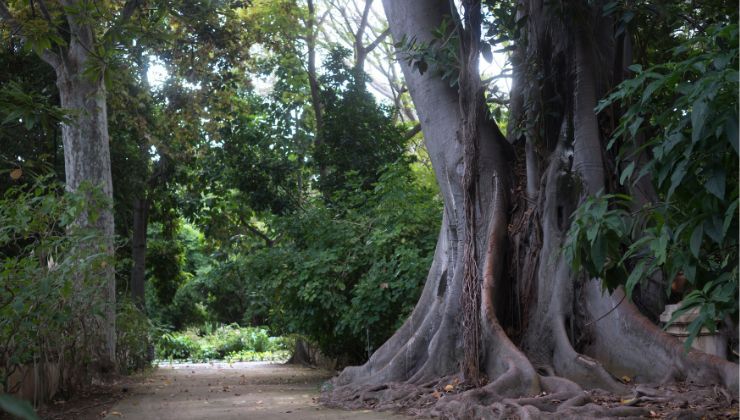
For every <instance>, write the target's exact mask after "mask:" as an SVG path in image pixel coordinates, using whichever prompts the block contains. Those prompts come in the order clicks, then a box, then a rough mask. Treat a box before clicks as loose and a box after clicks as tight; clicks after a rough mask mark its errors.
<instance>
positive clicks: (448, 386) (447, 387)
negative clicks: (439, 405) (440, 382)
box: [445, 384, 455, 392]
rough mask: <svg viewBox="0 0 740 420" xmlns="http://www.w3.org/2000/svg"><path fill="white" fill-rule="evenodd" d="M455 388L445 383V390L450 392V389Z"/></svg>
mask: <svg viewBox="0 0 740 420" xmlns="http://www.w3.org/2000/svg"><path fill="white" fill-rule="evenodd" d="M454 389H455V385H452V384H447V385H445V392H452V390H454Z"/></svg>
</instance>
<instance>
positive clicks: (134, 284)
mask: <svg viewBox="0 0 740 420" xmlns="http://www.w3.org/2000/svg"><path fill="white" fill-rule="evenodd" d="M148 225H149V200H148V199H146V198H136V199H135V200H134V225H133V232H132V235H131V259H132V260H133V266H132V268H131V299H132V300H133V301H134V303H135V304H136V306H138V307H139V309H144V307H145V297H144V286H145V281H146V246H147V228H148Z"/></svg>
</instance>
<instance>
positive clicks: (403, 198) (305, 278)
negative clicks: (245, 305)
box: [252, 164, 441, 360]
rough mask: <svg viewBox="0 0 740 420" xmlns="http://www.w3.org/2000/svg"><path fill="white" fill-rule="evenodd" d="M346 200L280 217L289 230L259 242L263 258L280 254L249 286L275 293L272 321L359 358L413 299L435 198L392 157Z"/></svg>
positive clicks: (333, 351)
mask: <svg viewBox="0 0 740 420" xmlns="http://www.w3.org/2000/svg"><path fill="white" fill-rule="evenodd" d="M358 204H362V205H361V206H360V205H358ZM345 205H346V206H347V207H345V208H337V207H336V206H333V207H327V206H324V205H322V203H321V202H315V203H314V205H313V206H311V207H308V208H307V209H306V211H304V212H302V213H300V214H297V215H296V216H295V217H293V218H286V219H283V220H281V221H280V223H281V227H280V230H281V231H283V232H285V235H286V236H287V238H286V239H285V240H284V242H281V246H279V247H274V248H271V249H264V250H263V251H262V252H263V253H264V254H263V255H264V257H263V259H264V260H266V261H281V263H279V264H274V265H273V266H272V267H268V266H265V267H263V268H264V271H259V272H256V273H255V276H256V278H261V279H263V283H261V284H263V285H262V286H261V289H260V288H258V289H256V290H255V289H252V290H255V293H262V294H264V295H265V296H270V297H271V298H272V300H273V306H272V307H271V311H270V317H271V323H272V324H275V325H278V326H280V327H281V330H282V331H285V332H289V333H300V334H305V335H307V336H308V337H309V338H310V339H312V340H314V341H315V342H317V344H318V345H319V346H320V348H321V350H322V351H323V352H325V354H328V355H333V356H336V355H341V354H345V355H349V356H350V357H351V358H353V359H354V360H362V359H363V358H364V357H366V356H367V351H368V348H375V347H377V346H379V345H380V344H381V343H382V342H383V341H385V340H386V339H387V338H388V337H389V336H390V335H391V334H392V333H393V331H395V328H396V327H398V326H399V325H400V323H401V322H402V321H403V320H404V318H405V316H406V315H408V314H409V313H410V311H411V309H412V308H413V306H414V304H415V303H416V300H417V298H418V296H419V293H420V291H421V286H422V285H423V283H424V279H425V278H426V273H427V270H428V267H429V264H430V262H431V254H432V250H433V247H434V244H435V239H436V234H437V230H438V227H439V223H440V219H441V203H440V202H439V200H438V198H437V197H436V196H435V191H433V190H427V189H424V188H422V187H420V186H418V185H416V184H415V183H414V182H413V180H412V178H411V175H410V172H409V171H408V168H407V167H406V166H405V165H401V164H398V165H392V166H391V167H389V168H388V169H387V171H386V172H384V173H383V174H382V175H381V177H380V180H379V181H378V183H376V184H375V188H374V190H373V191H371V192H363V191H362V190H355V193H354V194H353V195H351V196H350V197H348V198H347V200H346V201H345ZM265 283H266V284H265Z"/></svg>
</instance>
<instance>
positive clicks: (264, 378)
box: [42, 362, 405, 420]
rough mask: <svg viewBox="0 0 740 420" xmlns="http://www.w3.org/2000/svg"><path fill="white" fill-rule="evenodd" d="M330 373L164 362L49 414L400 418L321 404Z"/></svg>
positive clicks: (89, 416) (64, 416)
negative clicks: (320, 388)
mask: <svg viewBox="0 0 740 420" xmlns="http://www.w3.org/2000/svg"><path fill="white" fill-rule="evenodd" d="M331 375H332V372H329V371H325V370H320V369H308V368H304V367H299V366H294V365H283V364H276V363H271V362H240V363H234V364H228V363H189V364H173V365H169V364H164V365H162V366H160V367H159V368H157V369H155V370H154V371H152V372H150V373H148V374H144V375H138V376H134V377H131V378H126V379H122V381H120V382H117V383H116V384H114V385H111V386H109V387H98V388H96V389H93V390H91V392H89V393H88V397H87V398H83V399H77V400H72V401H69V402H66V403H64V404H52V405H51V406H50V408H49V409H47V410H44V411H42V415H43V417H44V418H48V419H65V420H66V419H83V420H84V419H99V418H101V417H103V418H106V419H113V420H119V419H122V418H123V419H146V420H149V419H152V420H155V419H162V420H165V419H177V420H188V419H225V420H228V419H292V420H297V419H301V420H303V419H326V420H338V419H353V420H354V419H357V420H370V419H393V418H397V419H403V418H405V417H400V416H393V415H391V414H386V413H377V412H372V411H369V410H362V411H344V410H338V409H329V408H326V407H323V406H320V405H319V404H318V402H317V400H318V396H319V387H320V385H321V383H322V382H323V381H325V380H326V379H328V378H329V377H330V376H331Z"/></svg>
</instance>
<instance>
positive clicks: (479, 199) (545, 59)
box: [323, 0, 738, 418]
mask: <svg viewBox="0 0 740 420" xmlns="http://www.w3.org/2000/svg"><path fill="white" fill-rule="evenodd" d="M450 3H451V2H448V1H446V0H435V1H429V0H384V7H385V11H386V16H387V17H388V21H389V24H390V28H391V32H392V35H393V37H394V39H395V40H397V41H398V40H400V39H402V38H403V37H404V36H405V37H406V39H416V40H417V41H419V42H425V41H426V42H428V41H431V38H432V36H431V31H432V30H433V29H435V28H438V27H439V26H440V23H441V22H442V21H443V19H445V18H447V19H453V21H454V19H455V17H454V16H455V14H454V13H453V11H451V10H450ZM520 7H521V10H522V13H524V14H526V15H527V16H528V19H527V27H526V29H525V31H526V42H522V44H521V45H520V46H519V48H520V50H519V51H517V54H519V56H520V57H527V61H525V62H524V63H523V64H520V65H519V66H520V67H519V70H520V73H519V75H517V77H516V81H517V83H516V84H515V86H517V88H518V89H520V91H518V92H513V93H512V96H513V98H514V99H515V101H513V102H514V104H515V108H514V110H515V111H516V112H518V114H515V115H512V117H511V118H512V120H511V121H516V122H518V123H519V124H522V125H524V126H526V127H532V129H527V130H524V138H510V141H512V142H516V143H517V145H516V146H515V147H514V150H517V151H519V152H520V153H521V154H523V155H524V156H516V157H513V156H512V155H511V154H510V151H511V146H510V145H509V143H507V142H506V141H505V139H504V138H503V136H502V135H501V133H500V132H499V131H498V129H497V128H496V126H495V125H494V124H493V123H492V122H491V121H490V120H488V119H486V118H480V119H479V122H478V125H477V129H478V130H477V131H478V142H479V149H478V152H477V156H475V158H476V159H477V164H478V169H479V170H478V173H477V175H476V176H475V181H474V182H475V183H476V195H475V197H474V203H473V207H474V213H473V217H472V218H471V217H470V214H466V212H465V211H463V210H464V205H463V203H464V196H465V193H464V188H465V184H464V182H463V178H464V174H465V165H464V161H465V153H466V152H465V150H464V146H463V143H462V142H461V134H462V133H465V132H466V128H465V123H466V121H470V118H469V116H470V115H469V113H470V109H469V108H461V106H460V104H461V103H462V100H464V99H466V98H467V99H469V98H470V95H469V93H468V94H466V93H465V92H464V91H462V88H463V87H464V86H461V92H460V93H458V91H456V90H454V89H452V88H450V86H449V84H448V83H447V82H446V81H443V80H442V79H441V78H440V77H439V76H438V75H437V74H436V73H435V71H434V69H430V70H429V71H427V72H425V73H424V74H420V73H419V72H418V71H416V70H414V69H413V68H412V67H411V66H409V65H407V64H406V63H403V66H402V67H403V71H404V75H405V78H406V81H407V83H408V86H409V91H410V93H411V96H412V98H413V100H414V104H415V106H416V109H417V112H418V115H419V120H420V122H421V126H422V131H423V133H424V139H425V142H426V146H427V149H428V151H429V155H430V157H431V159H432V164H433V166H434V169H435V175H436V177H437V181H438V183H439V186H440V190H441V193H442V196H443V199H444V203H445V208H444V218H443V223H442V228H441V232H440V235H439V239H438V243H437V248H436V251H435V255H434V259H433V262H432V266H431V269H430V271H429V275H428V277H427V282H426V284H425V287H424V290H423V292H422V295H421V297H420V299H419V303H418V304H417V306H416V308H415V309H414V311H413V312H412V314H411V316H410V317H409V319H408V320H407V321H406V322H405V323H404V324H403V326H402V327H401V328H400V329H399V330H398V331H397V332H396V333H395V334H394V335H393V336H392V337H391V338H390V339H389V340H388V341H387V342H386V343H385V344H383V346H381V347H380V348H379V349H378V350H377V351H376V352H375V353H374V354H373V355H372V356H371V357H370V359H369V360H368V362H367V363H365V364H364V365H362V366H356V367H348V368H346V369H345V370H344V371H343V372H342V373H341V374H340V375H339V376H338V377H337V378H336V379H335V380H334V386H335V388H334V389H333V390H332V391H331V392H327V393H325V394H324V396H323V399H324V402H326V403H328V404H330V405H338V406H342V407H349V408H361V407H367V406H371V407H376V408H397V407H399V406H414V407H426V408H425V409H424V410H423V411H421V412H422V413H426V414H430V415H439V416H442V417H445V416H449V417H452V418H469V417H471V416H472V417H475V418H480V417H484V418H489V417H490V418H499V417H506V416H508V415H519V416H523V417H524V418H529V417H536V416H537V415H538V413H539V414H541V411H557V412H558V413H560V414H559V415H560V416H598V415H613V416H616V415H640V413H642V411H640V410H641V409H640V408H639V407H621V408H619V409H618V410H616V411H612V412H609V411H608V410H606V409H603V408H602V407H598V406H594V405H593V404H589V402H590V400H589V399H588V398H587V397H584V394H583V392H582V390H583V389H594V388H600V389H606V390H611V391H614V392H624V391H626V389H627V388H626V387H625V386H624V385H623V384H622V383H621V382H619V381H618V380H616V379H615V378H620V377H622V376H623V375H626V376H629V377H630V378H632V379H633V380H635V381H638V382H650V383H654V382H656V381H662V380H671V379H673V378H681V377H690V378H691V379H692V380H693V381H695V382H697V383H705V384H722V385H723V386H725V387H727V389H730V390H735V389H737V386H738V367H737V365H736V364H733V363H730V362H727V361H723V360H719V359H717V358H716V357H714V356H709V355H706V354H703V353H699V352H694V351H692V352H689V353H684V352H683V348H682V344H681V343H680V342H679V341H678V340H677V339H675V338H672V337H670V336H668V335H667V334H665V333H664V332H662V331H661V330H660V329H659V328H658V327H657V326H655V325H654V324H652V323H651V322H650V321H649V320H648V319H647V318H645V317H644V316H643V315H642V314H640V313H639V311H638V310H637V309H636V308H635V306H634V304H632V303H631V302H629V301H624V300H623V299H622V298H623V296H624V295H623V292H622V291H621V290H617V291H616V292H615V293H613V294H611V295H609V294H608V293H605V292H602V289H601V282H600V281H599V280H598V279H582V278H581V277H580V276H579V275H578V273H573V272H572V271H571V270H570V267H569V265H568V264H567V262H566V261H565V260H564V257H563V256H562V253H561V252H560V249H561V248H562V245H563V243H564V239H565V234H566V232H567V231H568V228H569V225H570V215H571V213H572V212H573V211H574V210H575V208H576V207H577V206H578V203H579V202H580V201H581V200H582V199H583V198H584V197H585V196H587V195H588V194H594V193H596V192H597V191H599V190H601V189H603V188H604V186H605V170H604V161H603V156H602V150H603V145H602V139H601V133H600V129H599V125H598V121H597V119H596V115H595V114H594V111H593V109H594V107H595V106H596V100H597V98H598V97H600V96H602V95H603V94H604V93H605V92H606V91H607V90H608V88H609V84H608V83H609V80H613V78H610V77H609V76H610V72H611V70H612V69H613V68H614V62H613V60H614V59H615V57H614V55H615V50H616V49H615V48H614V45H613V43H610V40H611V39H612V34H611V31H612V28H613V25H612V24H611V22H610V21H608V19H606V18H604V17H603V16H602V15H601V13H600V10H601V8H600V7H601V6H600V5H599V4H595V5H592V6H587V5H585V4H583V5H581V6H580V7H582V10H579V15H580V16H585V18H584V19H586V21H588V22H590V24H589V25H587V26H586V27H584V28H581V29H580V30H578V31H577V32H575V33H571V32H570V29H569V28H571V27H573V25H572V22H571V24H570V25H568V24H567V23H566V22H565V21H563V20H560V19H561V17H560V16H561V14H558V13H555V12H554V11H553V10H549V9H548V7H549V6H548V3H547V2H546V1H543V0H522V1H521V3H520ZM467 23H468V22H466V24H467ZM527 66H529V68H527ZM464 68H465V66H463V69H464ZM469 68H470V69H471V71H477V68H472V67H469ZM537 70H540V71H542V72H545V73H546V74H545V75H544V77H543V76H542V75H539V76H540V78H539V80H542V81H543V82H541V83H542V84H540V82H535V80H537V79H535V78H536V77H537V76H538V74H537ZM528 72H531V73H528ZM528 78H533V79H534V80H530V79H528ZM461 79H462V77H461ZM543 84H544V85H543ZM557 95H559V96H558V97H559V99H558V101H557V102H556V103H551V104H548V103H547V101H545V100H546V99H552V97H556V96H557ZM538 97H540V98H542V99H543V101H541V102H540V104H539V105H538V106H529V107H525V106H524V105H523V104H524V103H526V102H527V101H525V100H524V98H529V99H532V98H538ZM525 108H527V109H525ZM468 132H470V130H469V128H468ZM512 137H513V136H512ZM522 143H524V144H526V147H525V146H524V144H522ZM519 145H521V146H519ZM512 191H513V193H514V194H513V195H512V194H511V192H512ZM510 195H511V197H510ZM510 214H511V215H512V216H511V218H510V217H509V215H510ZM471 220H472V221H474V223H473V224H474V229H473V231H474V232H475V233H474V248H473V249H474V250H475V254H476V255H475V261H476V263H477V266H478V270H479V271H478V272H477V275H478V278H479V279H480V282H479V287H480V288H481V299H480V317H479V319H480V323H481V325H480V335H481V336H480V340H481V341H480V355H479V357H480V359H479V366H480V371H481V373H482V374H483V375H484V377H485V378H487V379H488V382H487V384H485V385H484V386H482V387H480V388H474V389H472V390H469V391H466V392H462V393H459V394H454V395H446V396H445V398H439V396H438V395H437V396H435V392H433V391H434V390H435V389H436V390H439V389H442V388H443V387H444V386H445V384H450V383H457V382H455V381H456V378H459V377H460V376H459V373H460V371H461V369H462V368H463V366H461V364H460V361H461V360H463V355H464V351H463V349H464V346H465V344H464V339H463V334H462V331H463V330H464V325H463V320H462V318H463V317H462V313H463V312H464V311H463V307H462V305H461V301H462V299H463V296H462V295H463V294H464V293H463V277H464V276H463V267H464V265H465V264H464V262H463V255H464V243H465V238H466V236H465V235H466V232H465V231H464V227H465V226H466V224H467V223H470V222H471ZM512 313H514V315H515V316H512ZM502 320H505V322H506V324H502ZM508 330H511V331H517V330H518V333H517V335H516V336H515V337H514V339H512V337H510V336H509V334H507V331H508ZM542 392H545V393H546V394H547V395H551V396H542V397H541V398H525V397H528V396H531V395H538V394H541V393H542ZM554 396H557V397H554Z"/></svg>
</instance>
